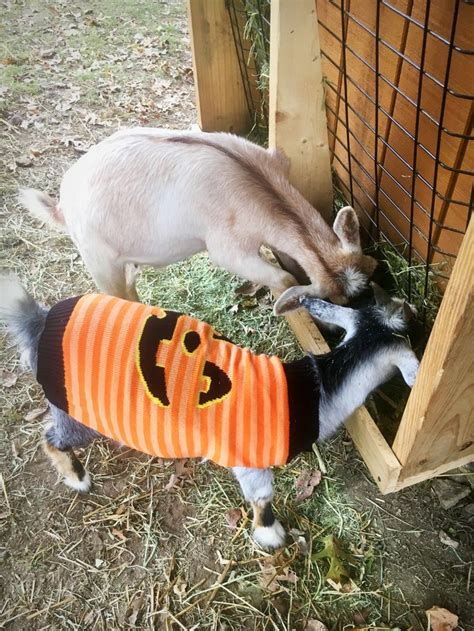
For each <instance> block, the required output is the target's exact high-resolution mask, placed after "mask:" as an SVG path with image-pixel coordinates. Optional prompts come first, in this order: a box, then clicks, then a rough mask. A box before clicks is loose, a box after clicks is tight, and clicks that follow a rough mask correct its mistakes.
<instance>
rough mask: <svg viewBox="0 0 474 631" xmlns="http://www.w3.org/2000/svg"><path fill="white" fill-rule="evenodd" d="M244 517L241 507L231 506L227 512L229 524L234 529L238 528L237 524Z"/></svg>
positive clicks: (226, 516)
mask: <svg viewBox="0 0 474 631" xmlns="http://www.w3.org/2000/svg"><path fill="white" fill-rule="evenodd" d="M242 517H243V515H242V509H240V508H231V509H230V510H228V511H227V513H226V514H225V518H226V521H227V525H228V526H229V528H231V529H232V530H235V529H236V528H237V524H238V523H239V521H240V520H241V519H242Z"/></svg>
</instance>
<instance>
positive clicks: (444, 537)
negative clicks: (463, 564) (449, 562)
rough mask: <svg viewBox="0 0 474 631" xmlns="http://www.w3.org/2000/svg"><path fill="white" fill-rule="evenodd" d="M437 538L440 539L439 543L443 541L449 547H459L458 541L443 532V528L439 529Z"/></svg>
mask: <svg viewBox="0 0 474 631" xmlns="http://www.w3.org/2000/svg"><path fill="white" fill-rule="evenodd" d="M439 540H440V541H441V543H444V545H445V546H449V547H450V548H454V549H455V550H456V548H459V541H456V539H451V537H450V536H449V535H448V533H447V532H444V530H440V531H439Z"/></svg>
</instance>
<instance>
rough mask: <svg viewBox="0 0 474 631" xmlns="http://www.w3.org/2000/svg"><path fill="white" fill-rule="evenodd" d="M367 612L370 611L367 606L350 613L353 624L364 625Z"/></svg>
mask: <svg viewBox="0 0 474 631" xmlns="http://www.w3.org/2000/svg"><path fill="white" fill-rule="evenodd" d="M369 613H370V611H369V609H367V608H364V609H361V610H360V611H355V612H354V613H353V614H352V620H353V621H354V624H355V625H357V626H358V627H362V626H365V623H366V622H367V618H368V616H369Z"/></svg>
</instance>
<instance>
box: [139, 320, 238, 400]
mask: <svg viewBox="0 0 474 631" xmlns="http://www.w3.org/2000/svg"><path fill="white" fill-rule="evenodd" d="M179 318H180V314H179V313H175V312H172V311H162V312H161V313H157V314H152V315H149V316H148V318H147V319H146V320H145V323H144V326H143V330H142V333H141V335H140V337H139V340H138V346H137V353H136V366H137V369H138V372H139V374H140V379H141V381H142V384H143V386H144V388H145V392H146V394H147V396H148V397H149V398H150V399H151V400H152V401H153V402H154V403H156V404H157V405H159V406H160V407H162V408H167V407H169V406H170V405H171V404H172V403H173V402H172V401H170V397H169V394H168V392H169V389H168V387H167V378H168V375H167V371H166V357H167V352H168V350H169V349H170V348H171V347H173V349H179V351H180V352H182V358H181V361H193V359H192V358H194V357H195V356H196V355H197V351H198V349H199V348H200V347H201V342H202V340H201V336H200V335H199V333H198V332H197V331H194V330H187V331H185V332H184V333H181V334H180V337H181V339H180V340H176V339H174V338H175V337H176V336H175V331H176V325H177V322H178V320H179ZM213 339H215V340H216V341H217V340H223V341H227V340H226V339H225V338H223V337H222V336H220V335H217V334H214V335H213ZM175 352H176V350H175ZM188 358H189V359H188ZM199 361H202V359H201V358H199ZM200 370H201V375H200V376H201V388H200V391H199V394H198V399H197V401H196V405H197V407H199V408H204V407H207V406H209V405H213V404H215V403H218V402H219V401H222V400H223V399H224V398H225V397H227V396H228V395H229V393H230V392H231V390H232V382H231V380H230V379H229V377H228V375H227V374H226V373H225V372H224V371H223V370H222V368H219V366H217V365H216V364H215V363H213V362H211V361H208V360H205V361H204V362H203V365H202V367H201V368H200Z"/></svg>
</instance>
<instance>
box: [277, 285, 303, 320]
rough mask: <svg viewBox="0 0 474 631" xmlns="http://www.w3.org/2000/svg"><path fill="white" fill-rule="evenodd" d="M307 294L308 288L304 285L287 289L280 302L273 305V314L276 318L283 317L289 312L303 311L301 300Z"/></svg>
mask: <svg viewBox="0 0 474 631" xmlns="http://www.w3.org/2000/svg"><path fill="white" fill-rule="evenodd" d="M306 292H307V287H305V286H304V285H296V286H295V287H290V288H289V289H286V290H285V291H284V292H283V293H282V294H281V296H280V297H279V298H278V300H277V301H276V302H275V304H274V305H273V313H274V314H275V315H276V316H280V315H283V314H284V313H288V312H289V311H295V310H296V309H301V303H300V298H301V297H302V296H304V295H305V294H306Z"/></svg>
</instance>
